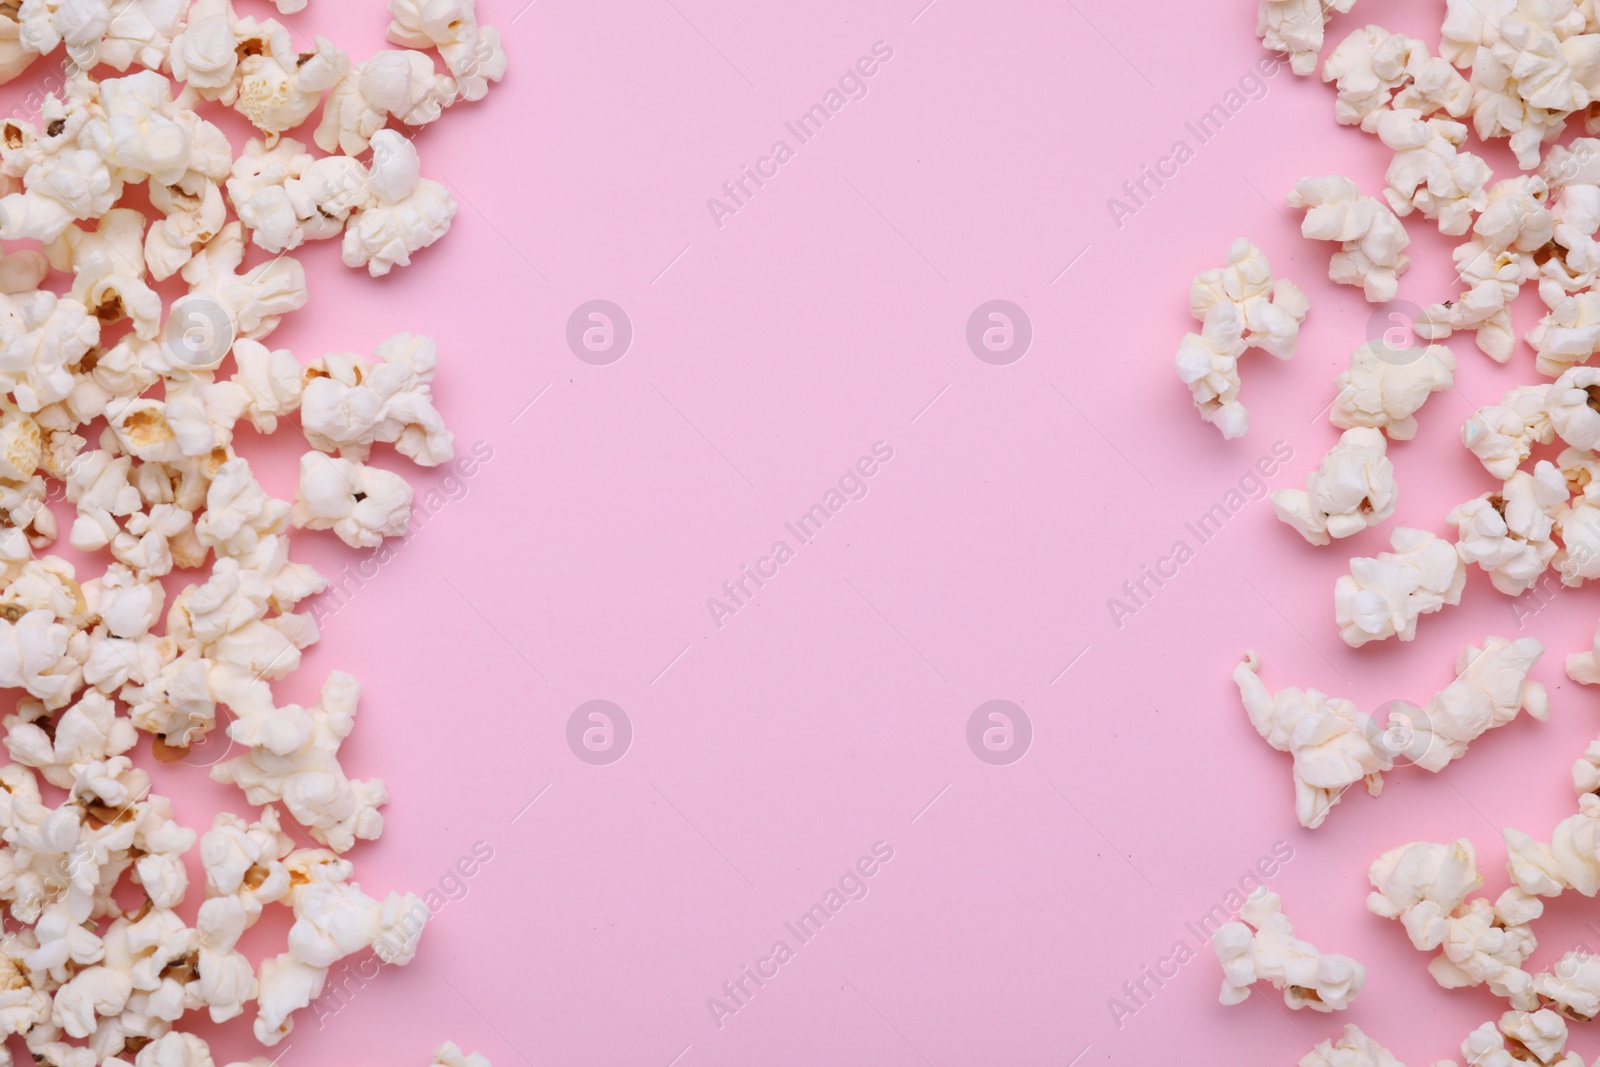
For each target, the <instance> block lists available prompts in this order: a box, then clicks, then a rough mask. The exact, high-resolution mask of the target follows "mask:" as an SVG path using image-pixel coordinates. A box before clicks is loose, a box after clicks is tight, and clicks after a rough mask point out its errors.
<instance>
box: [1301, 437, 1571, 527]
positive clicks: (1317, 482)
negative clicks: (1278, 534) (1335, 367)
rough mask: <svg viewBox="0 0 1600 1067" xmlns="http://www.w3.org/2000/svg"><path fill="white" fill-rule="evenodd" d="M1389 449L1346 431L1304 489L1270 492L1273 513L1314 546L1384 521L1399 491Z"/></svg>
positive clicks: (1379, 440)
mask: <svg viewBox="0 0 1600 1067" xmlns="http://www.w3.org/2000/svg"><path fill="white" fill-rule="evenodd" d="M1387 449H1388V441H1387V439H1386V438H1385V437H1384V436H1383V434H1382V433H1380V432H1378V431H1377V430H1374V429H1370V428H1366V427H1356V428H1354V429H1349V430H1346V431H1345V432H1344V433H1343V434H1342V435H1340V437H1339V443H1338V444H1336V445H1334V446H1333V447H1332V448H1331V449H1329V450H1328V454H1327V455H1325V456H1324V457H1323V458H1322V463H1321V464H1320V465H1319V466H1318V467H1317V469H1316V470H1315V471H1313V472H1312V473H1311V474H1308V475H1306V487H1305V488H1304V489H1279V490H1276V491H1275V492H1273V493H1272V495H1271V500H1272V507H1273V510H1274V511H1276V512H1277V513H1278V518H1279V519H1281V520H1282V521H1284V522H1286V523H1288V524H1289V525H1290V526H1292V527H1294V528H1295V529H1296V530H1298V531H1299V533H1300V536H1301V537H1304V538H1305V539H1306V540H1307V541H1309V542H1311V543H1312V544H1314V545H1326V544H1329V543H1331V542H1332V540H1333V539H1334V538H1337V537H1349V536H1350V535H1352V534H1356V533H1360V532H1361V531H1362V530H1364V529H1366V528H1367V527H1368V526H1375V525H1377V524H1378V523H1380V522H1383V521H1384V520H1385V519H1387V518H1389V517H1390V516H1391V515H1393V514H1394V509H1395V503H1396V499H1397V492H1398V491H1397V489H1396V487H1395V480H1394V465H1393V464H1392V463H1390V462H1389V459H1388V456H1387V455H1386V454H1385V453H1386V452H1387ZM1562 499H1563V500H1565V499H1566V494H1565V493H1563V494H1562Z"/></svg>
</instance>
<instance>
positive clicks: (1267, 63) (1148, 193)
mask: <svg viewBox="0 0 1600 1067" xmlns="http://www.w3.org/2000/svg"><path fill="white" fill-rule="evenodd" d="M1281 66H1283V63H1282V61H1280V60H1279V59H1277V58H1276V57H1275V56H1264V57H1262V58H1261V59H1260V60H1258V61H1257V62H1256V64H1255V67H1254V69H1251V70H1247V71H1245V72H1244V74H1242V75H1240V77H1239V81H1238V82H1237V84H1236V86H1235V87H1234V88H1231V89H1229V90H1228V91H1227V92H1225V93H1223V94H1222V99H1221V100H1219V101H1217V102H1216V103H1215V104H1212V105H1211V107H1209V108H1207V109H1206V110H1205V111H1203V112H1201V113H1200V114H1199V115H1198V116H1197V117H1196V118H1194V119H1193V120H1191V121H1189V122H1185V123H1184V124H1183V128H1184V130H1185V132H1186V133H1187V134H1188V135H1189V136H1187V137H1180V138H1178V139H1177V140H1176V141H1174V142H1173V143H1172V147H1171V149H1169V150H1168V151H1167V154H1166V155H1164V156H1161V157H1160V158H1158V159H1157V160H1156V161H1155V162H1154V163H1153V164H1151V163H1146V164H1143V165H1142V166H1140V168H1139V174H1138V176H1137V177H1135V178H1132V179H1130V180H1129V181H1125V182H1123V183H1122V196H1121V197H1115V196H1112V197H1108V198H1107V199H1106V210H1107V211H1109V212H1110V213H1111V221H1112V223H1114V224H1115V225H1116V227H1117V229H1119V230H1120V229H1122V227H1123V225H1124V223H1125V221H1126V220H1127V219H1130V218H1132V217H1133V216H1135V215H1137V214H1138V213H1139V212H1140V211H1141V210H1143V209H1144V208H1145V207H1146V206H1148V205H1149V203H1150V201H1152V200H1154V199H1155V196H1156V193H1158V192H1160V191H1161V190H1162V189H1163V188H1164V187H1165V186H1166V184H1167V182H1169V181H1171V180H1172V179H1174V178H1176V177H1177V176H1178V172H1179V171H1180V170H1181V169H1182V167H1183V165H1184V164H1185V163H1188V162H1189V161H1190V160H1191V159H1193V158H1194V157H1195V154H1196V152H1197V151H1198V150H1199V149H1200V148H1201V147H1202V146H1204V145H1206V144H1208V143H1210V142H1211V141H1212V140H1214V139H1215V138H1216V136H1217V135H1218V134H1220V133H1221V132H1222V128H1223V127H1224V126H1226V125H1227V124H1228V122H1229V120H1231V119H1232V118H1233V117H1234V116H1235V115H1237V114H1238V113H1239V112H1241V111H1243V110H1244V109H1245V105H1247V104H1249V103H1251V102H1252V101H1257V100H1261V99H1264V98H1265V97H1266V95H1267V83H1266V81H1265V80H1264V79H1266V78H1270V77H1272V76H1273V75H1275V74H1277V73H1278V68H1279V67H1281ZM1257 71H1260V73H1259V74H1258V73H1257ZM1190 137H1193V138H1194V143H1193V144H1190V142H1189V138H1190Z"/></svg>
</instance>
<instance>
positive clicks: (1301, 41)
mask: <svg viewBox="0 0 1600 1067" xmlns="http://www.w3.org/2000/svg"><path fill="white" fill-rule="evenodd" d="M1354 4H1355V0H1328V2H1326V3H1324V2H1323V0H1261V5H1260V7H1259V8H1257V13H1256V36H1257V37H1259V38H1261V43H1262V44H1263V45H1265V46H1266V47H1267V48H1269V49H1271V50H1272V51H1274V52H1287V53H1288V54H1289V69H1291V70H1293V71H1294V72H1295V73H1296V74H1310V73H1311V72H1312V71H1314V70H1316V69H1317V53H1318V52H1320V51H1322V37H1323V31H1324V30H1325V29H1326V27H1327V25H1328V19H1329V18H1331V17H1332V15H1333V13H1334V12H1335V11H1338V12H1344V11H1349V10H1350V8H1351V7H1352V6H1353V5H1354Z"/></svg>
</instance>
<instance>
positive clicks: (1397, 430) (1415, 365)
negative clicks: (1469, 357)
mask: <svg viewBox="0 0 1600 1067" xmlns="http://www.w3.org/2000/svg"><path fill="white" fill-rule="evenodd" d="M1455 369H1456V359H1455V355H1454V354H1453V353H1452V352H1451V351H1450V349H1448V348H1446V347H1445V346H1444V345H1429V346H1427V347H1426V348H1424V349H1421V350H1420V351H1419V350H1417V349H1405V350H1402V351H1399V352H1396V351H1395V350H1394V349H1391V348H1390V347H1388V346H1387V345H1386V344H1384V342H1382V341H1370V342H1368V343H1367V344H1364V345H1362V346H1361V347H1360V348H1357V349H1356V350H1355V351H1354V352H1352V353H1351V354H1350V366H1349V367H1348V368H1347V369H1346V370H1344V371H1343V372H1341V373H1340V375H1339V377H1338V378H1336V379H1334V383H1333V384H1334V387H1335V388H1336V389H1337V390H1338V395H1337V396H1336V397H1335V399H1334V402H1333V407H1332V408H1331V409H1330V411H1329V414H1328V418H1329V420H1330V421H1331V422H1332V423H1333V424H1334V425H1335V426H1337V427H1339V428H1340V429H1341V430H1348V429H1351V428H1352V427H1356V426H1369V427H1373V428H1376V429H1381V430H1382V431H1383V432H1384V433H1385V434H1387V435H1388V436H1389V438H1390V440H1394V441H1409V440H1410V439H1411V438H1413V437H1415V436H1416V433H1417V420H1416V419H1415V418H1414V417H1413V416H1414V415H1415V414H1416V413H1417V411H1418V410H1420V409H1421V407H1422V405H1423V404H1425V403H1427V400H1428V397H1429V396H1431V395H1432V394H1434V393H1438V392H1442V391H1444V390H1446V389H1449V388H1451V386H1453V385H1454V384H1455Z"/></svg>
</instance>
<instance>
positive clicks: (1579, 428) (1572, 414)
mask: <svg viewBox="0 0 1600 1067" xmlns="http://www.w3.org/2000/svg"><path fill="white" fill-rule="evenodd" d="M1545 412H1546V414H1548V415H1549V417H1550V426H1551V429H1552V430H1554V432H1555V435H1556V436H1557V437H1559V438H1561V440H1562V441H1564V442H1566V443H1567V444H1569V445H1571V446H1572V447H1573V448H1579V449H1583V450H1585V451H1593V450H1594V449H1595V448H1596V447H1597V446H1600V367H1573V368H1572V369H1570V370H1568V371H1566V372H1564V373H1563V374H1562V375H1561V377H1559V378H1557V379H1556V380H1555V381H1554V382H1553V383H1551V385H1550V391H1549V393H1548V394H1546V397H1545Z"/></svg>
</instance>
